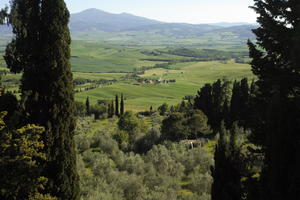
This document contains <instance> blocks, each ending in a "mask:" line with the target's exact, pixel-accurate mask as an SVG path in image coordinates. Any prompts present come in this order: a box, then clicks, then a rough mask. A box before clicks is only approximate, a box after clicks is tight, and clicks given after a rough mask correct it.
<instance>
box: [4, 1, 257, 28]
mask: <svg viewBox="0 0 300 200" xmlns="http://www.w3.org/2000/svg"><path fill="white" fill-rule="evenodd" d="M7 2H9V0H0V7H3V5H4V4H7ZM66 2H67V5H68V7H69V10H70V12H71V13H75V12H80V11H82V10H85V9H87V8H98V9H101V10H104V11H107V12H112V13H122V12H127V13H131V14H134V15H138V16H143V17H147V18H151V19H156V20H160V21H165V22H187V23H213V22H223V21H227V22H251V23H253V22H255V21H256V15H255V13H254V11H252V10H251V9H249V8H248V7H249V6H250V5H252V4H253V0H66Z"/></svg>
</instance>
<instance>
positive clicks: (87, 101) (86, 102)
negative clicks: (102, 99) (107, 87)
mask: <svg viewBox="0 0 300 200" xmlns="http://www.w3.org/2000/svg"><path fill="white" fill-rule="evenodd" d="M85 109H86V114H87V115H90V114H91V110H90V99H89V97H87V98H86V100H85Z"/></svg>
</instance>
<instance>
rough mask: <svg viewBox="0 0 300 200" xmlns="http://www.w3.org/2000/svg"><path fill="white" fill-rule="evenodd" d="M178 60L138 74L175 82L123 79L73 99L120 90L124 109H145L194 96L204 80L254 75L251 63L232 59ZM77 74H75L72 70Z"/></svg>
mask: <svg viewBox="0 0 300 200" xmlns="http://www.w3.org/2000/svg"><path fill="white" fill-rule="evenodd" d="M185 64H186V65H185V66H182V65H183V64H182V63H180V65H181V66H180V67H181V69H179V70H168V69H151V70H148V71H146V72H145V74H144V75H141V77H147V78H157V77H161V78H162V79H165V80H168V79H175V80H176V83H168V84H139V85H137V84H134V82H132V83H124V82H122V81H120V82H117V83H115V84H112V85H109V86H103V87H102V88H97V89H94V90H90V91H86V92H81V93H77V94H76V100H78V101H82V102H84V101H85V100H86V97H87V96H88V97H89V98H90V100H91V102H92V103H96V101H97V100H99V99H103V100H104V99H105V100H111V99H113V98H114V96H115V94H120V93H123V94H124V96H125V98H126V109H128V110H136V111H140V110H145V109H148V108H149V107H150V106H153V107H158V106H159V105H161V104H162V103H168V104H177V103H179V102H180V101H181V99H182V98H183V97H184V96H185V95H195V94H196V92H197V90H198V89H199V88H200V87H201V86H202V85H203V84H205V83H211V82H213V81H215V80H217V79H218V78H224V77H226V78H228V79H230V80H234V79H241V78H242V77H249V78H250V79H251V78H253V75H252V72H251V70H250V66H249V65H246V64H237V63H234V62H228V63H222V62H217V61H212V62H193V63H185ZM75 76H76V73H75Z"/></svg>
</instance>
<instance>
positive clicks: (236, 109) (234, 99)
mask: <svg viewBox="0 0 300 200" xmlns="http://www.w3.org/2000/svg"><path fill="white" fill-rule="evenodd" d="M240 97H241V85H240V82H238V81H236V80H235V81H234V83H233V88H232V96H231V101H230V119H231V122H230V126H231V125H232V124H233V122H234V121H238V120H239V119H240V117H241V114H240V111H241V106H240V104H241V99H240Z"/></svg>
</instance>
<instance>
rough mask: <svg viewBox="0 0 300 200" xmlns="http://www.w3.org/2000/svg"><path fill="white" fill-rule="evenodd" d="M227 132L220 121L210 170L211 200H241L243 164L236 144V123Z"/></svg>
mask: <svg viewBox="0 0 300 200" xmlns="http://www.w3.org/2000/svg"><path fill="white" fill-rule="evenodd" d="M233 127H234V128H233V129H232V130H231V131H230V132H229V131H227V130H226V128H225V124H224V122H223V121H222V123H221V128H220V138H219V140H218V143H217V145H216V149H215V153H214V159H215V166H214V167H212V168H211V172H212V177H213V179H214V181H213V184H212V188H211V199H212V200H241V198H242V187H241V177H242V170H243V164H242V163H243V162H242V158H241V155H240V147H239V145H238V144H237V142H236V141H237V134H238V128H237V123H235V124H234V125H233Z"/></svg>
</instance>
